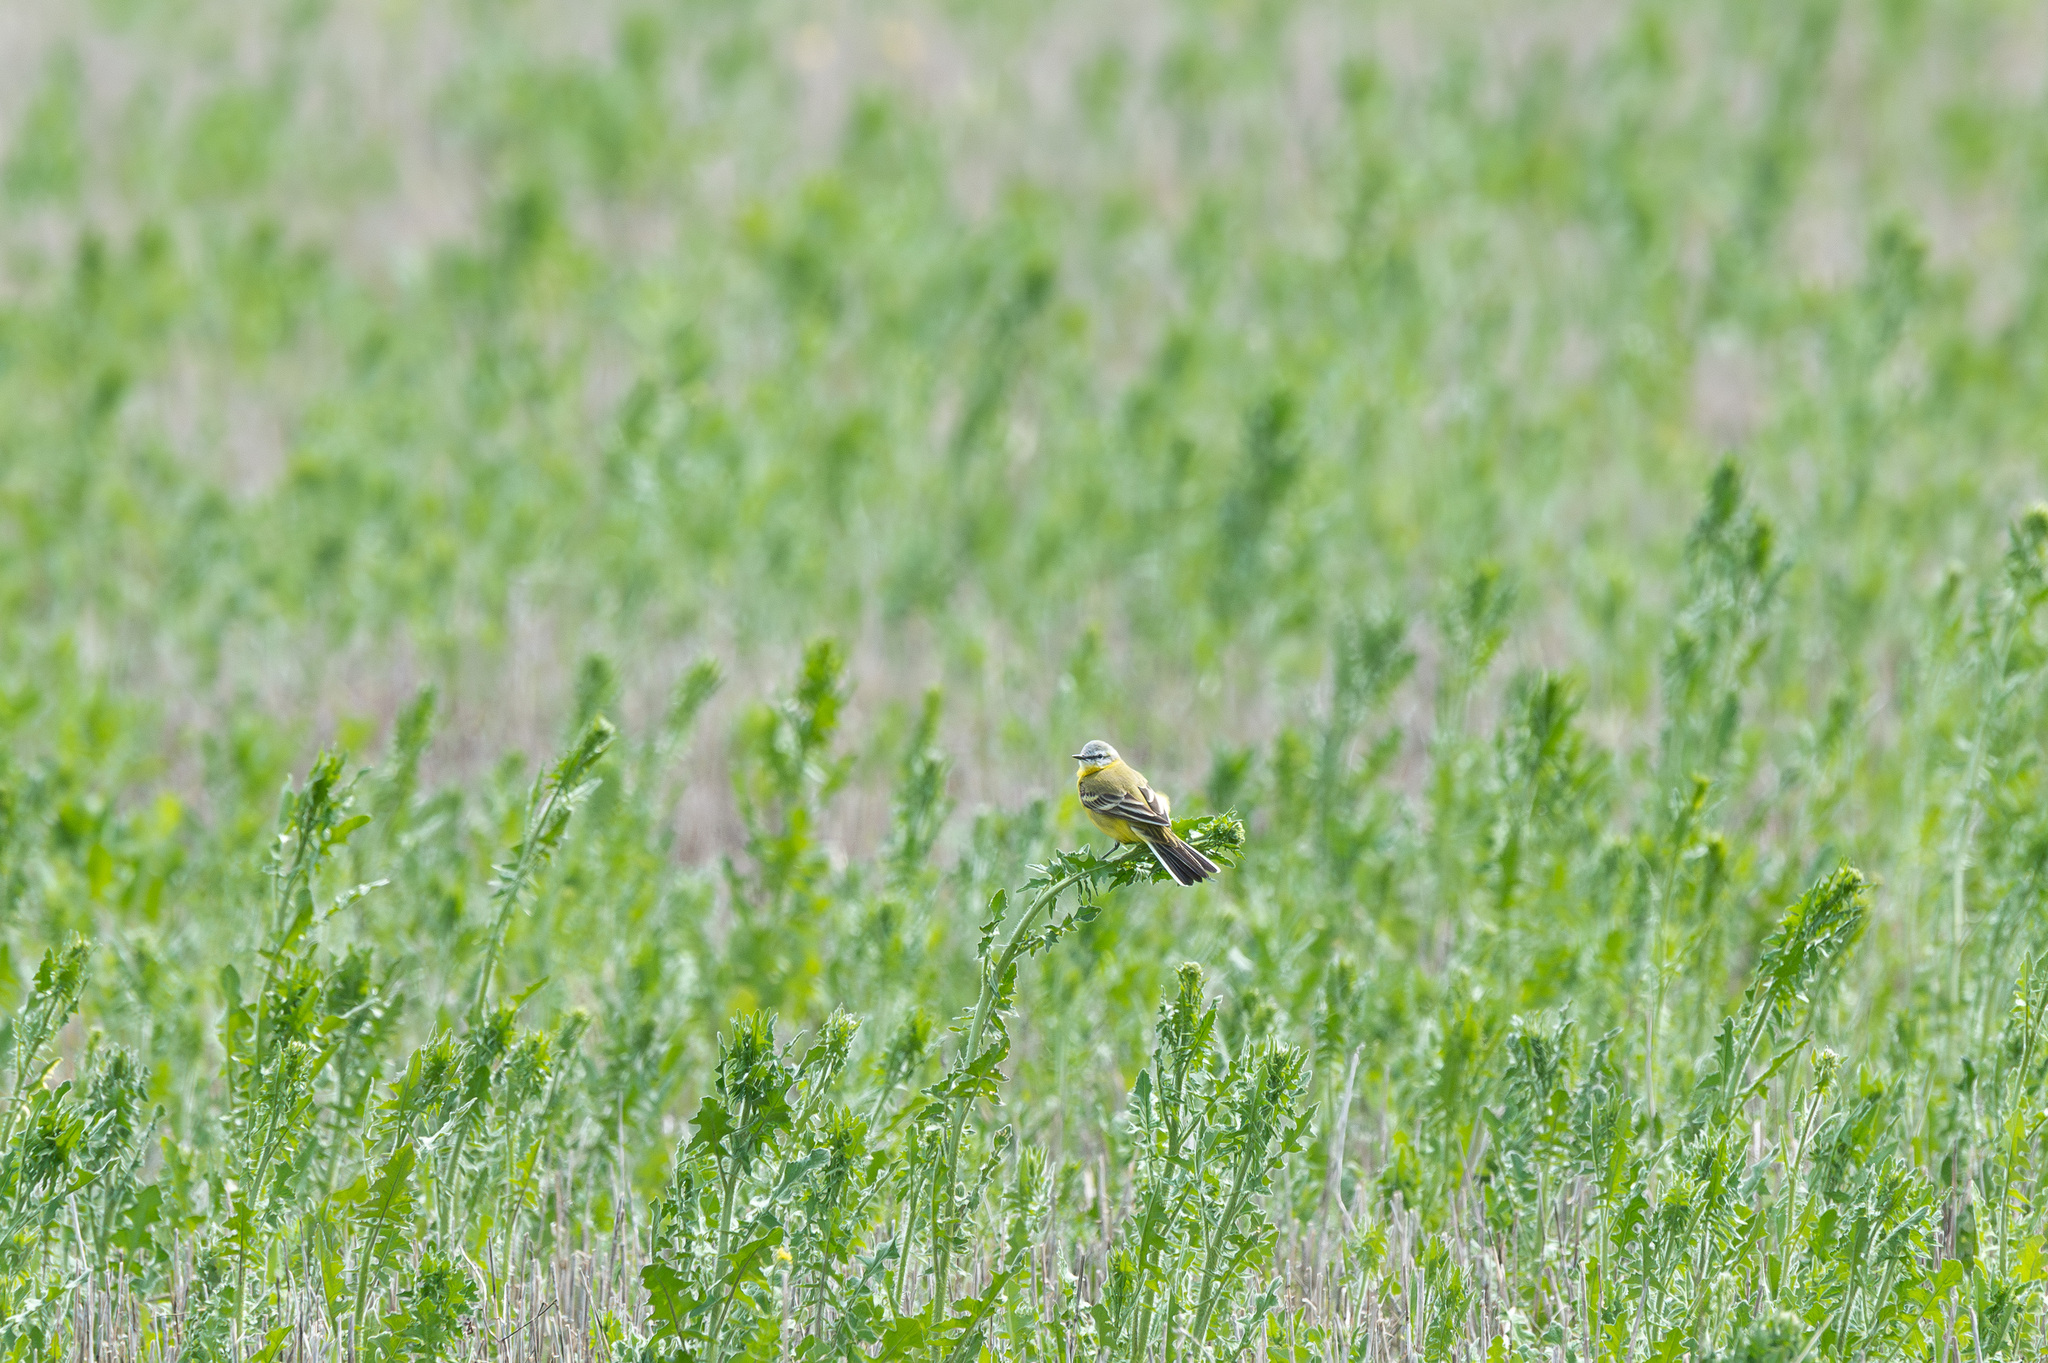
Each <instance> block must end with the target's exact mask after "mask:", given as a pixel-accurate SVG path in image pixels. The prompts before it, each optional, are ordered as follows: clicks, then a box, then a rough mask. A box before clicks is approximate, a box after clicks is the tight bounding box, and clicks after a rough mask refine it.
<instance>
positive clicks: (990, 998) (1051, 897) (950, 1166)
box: [931, 843, 1146, 1329]
mask: <svg viewBox="0 0 2048 1363" xmlns="http://www.w3.org/2000/svg"><path fill="white" fill-rule="evenodd" d="M1145 851H1146V848H1145V845H1144V844H1143V843H1133V844H1131V846H1130V847H1128V848H1125V849H1123V850H1122V851H1120V852H1117V853H1115V854H1113V855H1112V856H1110V857H1109V858H1107V860H1106V862H1105V864H1107V865H1112V866H1113V865H1116V864H1118V863H1120V862H1125V861H1129V860H1131V859H1132V857H1133V856H1134V855H1138V854H1142V853H1144V852H1145ZM1091 869H1099V868H1091ZM1088 874H1089V871H1086V870H1083V871H1076V872H1074V874H1072V875H1070V876H1067V877H1066V878H1065V879H1063V880H1056V881H1054V882H1053V883H1052V884H1051V885H1048V886H1047V887H1046V888H1045V889H1044V890H1042V891H1040V892H1039V895H1038V897H1037V898H1036V899H1034V900H1032V901H1031V904H1030V907H1028V908H1026V909H1025V910H1024V912H1023V913H1022V914H1020V915H1019V916H1018V918H1017V926H1016V927H1014V928H1012V929H1011V930H1010V936H1009V938H1008V939H1007V940H1006V941H1005V942H1004V943H1003V949H1002V951H1001V952H1000V953H998V954H997V956H996V960H995V964H994V966H993V967H989V966H987V965H984V966H983V968H982V972H981V994H980V996H979V997H978V998H976V1000H975V1003H974V1019H973V1021H971V1022H969V1023H968V1025H967V1051H966V1057H967V1059H966V1063H967V1064H969V1065H972V1064H973V1063H974V1062H975V1060H976V1059H977V1058H978V1057H979V1056H980V1055H981V1037H982V1033H983V1032H985V1031H986V1030H987V1029H988V1020H989V1018H990V1017H992V1016H993V1015H994V1013H995V1002H996V994H997V993H998V992H999V991H1000V990H1001V988H1002V982H1003V978H1004V977H1005V976H1006V975H1008V974H1009V972H1010V967H1011V966H1012V965H1014V964H1015V963H1016V959H1017V953H1018V952H1019V951H1020V950H1021V949H1022V948H1023V944H1024V939H1025V936H1026V934H1027V933H1028V932H1029V931H1030V928H1031V925H1032V924H1033V923H1035V922H1037V921H1038V916H1039V915H1040V914H1041V913H1043V912H1045V911H1046V909H1048V908H1050V907H1051V906H1052V905H1054V904H1057V903H1058V902H1059V897H1060V896H1061V895H1062V894H1065V893H1066V892H1067V891H1068V890H1070V889H1072V888H1073V887H1074V886H1075V885H1076V884H1077V883H1079V882H1080V881H1081V880H1083V879H1084V878H1086V877H1087V876H1088ZM972 1103H973V1099H972V1097H971V1096H969V1095H966V1094H962V1095H961V1096H960V1097H958V1098H957V1099H956V1100H955V1102H954V1107H953V1120H952V1123H951V1125H950V1126H949V1127H948V1128H947V1130H946V1150H945V1154H944V1155H943V1156H942V1157H941V1158H940V1160H939V1169H938V1180H939V1181H938V1186H937V1187H935V1188H933V1190H932V1203H933V1206H932V1212H933V1216H932V1224H933V1226H934V1228H935V1229H936V1228H938V1227H939V1226H940V1225H941V1224H942V1222H941V1217H940V1214H939V1207H938V1199H939V1198H940V1197H941V1196H944V1197H945V1198H946V1205H947V1210H948V1211H949V1212H950V1210H951V1207H952V1198H953V1193H954V1187H953V1184H954V1181H955V1180H956V1179H957V1178H958V1177H959V1170H960V1137H961V1134H962V1132H963V1131H964V1130H965V1129H966V1126H967V1109H968V1108H969V1107H970V1106H971V1105H972ZM945 1219H946V1220H950V1216H948V1217H947V1218H945ZM952 1275H953V1237H952V1235H951V1234H950V1232H948V1233H945V1234H941V1235H937V1236H935V1237H934V1243H933V1245H932V1307H933V1309H932V1321H931V1323H932V1327H933V1328H934V1329H936V1328H937V1327H938V1324H939V1322H940V1321H942V1320H944V1319H945V1317H946V1311H947V1309H948V1308H949V1307H950V1306H951V1305H952V1297H953V1293H952Z"/></svg>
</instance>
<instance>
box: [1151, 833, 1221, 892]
mask: <svg viewBox="0 0 2048 1363" xmlns="http://www.w3.org/2000/svg"><path fill="white" fill-rule="evenodd" d="M1145 842H1146V845H1147V846H1149V847H1150V848H1151V849H1152V855H1153V856H1155V857H1157V858H1159V864H1160V865H1161V866H1164V867H1165V868H1166V874H1168V875H1170V876H1172V877H1173V880H1174V883H1175V884H1176V885H1199V884H1201V883H1202V882H1203V881H1205V880H1207V879H1208V878H1209V877H1210V876H1213V875H1215V874H1216V872H1217V871H1219V870H1220V869H1222V868H1221V867H1219V866H1217V864H1216V863H1215V862H1213V861H1211V860H1209V859H1208V858H1207V857H1205V856H1203V855H1202V854H1201V853H1200V852H1198V851H1196V850H1195V849H1194V848H1192V847H1190V846H1188V845H1187V844H1186V843H1184V842H1182V841H1181V840H1180V839H1179V838H1177V837H1175V836H1174V834H1173V830H1172V829H1170V828H1162V829H1160V830H1159V831H1158V832H1157V833H1156V834H1155V835H1154V836H1152V837H1149V838H1147V839H1145Z"/></svg>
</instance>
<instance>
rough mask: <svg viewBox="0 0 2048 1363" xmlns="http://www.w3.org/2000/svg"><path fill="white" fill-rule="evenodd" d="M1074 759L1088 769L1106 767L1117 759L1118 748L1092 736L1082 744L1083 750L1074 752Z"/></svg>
mask: <svg viewBox="0 0 2048 1363" xmlns="http://www.w3.org/2000/svg"><path fill="white" fill-rule="evenodd" d="M1074 760H1075V761H1076V762H1079V763H1080V764H1081V766H1082V767H1083V768H1084V769H1086V770H1088V771H1094V770H1095V769H1096V768H1098V767H1106V766H1108V765H1109V764H1110V763H1112V762H1114V761H1116V760H1117V755H1116V749H1115V748H1112V747H1110V746H1109V744H1107V743H1104V742H1103V741H1102V740H1101V739H1099V738H1091V739H1089V740H1088V741H1087V742H1086V743H1083V744H1082V745H1081V751H1079V752H1077V753H1075V754H1074Z"/></svg>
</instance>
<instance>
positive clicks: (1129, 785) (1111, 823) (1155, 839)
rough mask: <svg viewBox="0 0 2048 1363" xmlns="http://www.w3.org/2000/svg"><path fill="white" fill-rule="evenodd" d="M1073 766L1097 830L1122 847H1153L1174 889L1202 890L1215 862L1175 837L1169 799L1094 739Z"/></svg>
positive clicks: (1214, 868) (1076, 783)
mask: <svg viewBox="0 0 2048 1363" xmlns="http://www.w3.org/2000/svg"><path fill="white" fill-rule="evenodd" d="M1074 760H1075V761H1076V762H1079V763H1080V764H1081V774H1080V776H1079V777H1077V778H1076V780H1075V787H1076V788H1077V789H1078V790H1079V791H1080V792H1081V808H1082V809H1083V810H1085V811H1086V812H1087V814H1088V818H1089V819H1090V820H1091V821H1092V822H1093V823H1094V824H1095V826H1096V827H1097V828H1099V829H1101V830H1102V831H1103V832H1105V833H1107V834H1109V836H1111V837H1112V838H1115V839H1116V840H1117V841H1118V842H1124V843H1131V842H1142V843H1144V844H1145V845H1146V846H1147V847H1150V848H1151V849H1152V855H1153V856H1155V857H1157V858H1159V864H1160V865H1161V866H1164V867H1165V868H1166V873H1167V874H1168V875H1170V876H1172V877H1173V879H1174V881H1175V883H1176V884H1180V885H1199V884H1200V883H1201V882H1203V881H1205V880H1207V879H1208V878H1209V877H1210V876H1213V875H1215V874H1216V872H1217V870H1218V867H1217V865H1216V863H1215V862H1213V861H1211V860H1209V858H1207V857H1205V856H1203V855H1202V854H1201V853H1200V852H1198V851H1196V850H1195V849H1194V848H1192V847H1190V846H1188V845H1187V844H1186V843H1184V842H1182V841H1181V840H1180V838H1179V837H1177V836H1176V835H1175V834H1174V831H1173V821H1172V813H1173V807H1172V806H1171V805H1170V804H1168V803H1167V800H1166V797H1165V796H1164V795H1161V794H1160V793H1159V792H1158V791H1156V790H1154V789H1152V787H1151V786H1149V785H1147V784H1146V783H1145V778H1144V777H1143V776H1141V775H1140V774H1139V773H1138V772H1137V771H1136V770H1134V769H1133V768H1132V766H1131V764H1130V763H1128V762H1126V761H1124V760H1123V758H1121V757H1119V756H1117V752H1116V749H1115V748H1112V747H1110V746H1109V744H1107V743H1104V742H1103V741H1102V740H1101V739H1099V738H1096V739H1090V740H1089V741H1088V742H1087V743H1085V744H1083V745H1082V747H1081V751H1079V752H1077V753H1075V754H1074Z"/></svg>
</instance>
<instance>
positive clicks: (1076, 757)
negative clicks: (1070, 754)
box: [1074, 753, 1088, 762]
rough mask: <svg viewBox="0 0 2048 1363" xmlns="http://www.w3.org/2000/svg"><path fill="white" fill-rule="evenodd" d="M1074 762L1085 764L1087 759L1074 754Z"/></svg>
mask: <svg viewBox="0 0 2048 1363" xmlns="http://www.w3.org/2000/svg"><path fill="white" fill-rule="evenodd" d="M1074 760H1075V761H1076V762H1086V761H1087V760H1088V759H1087V758H1085V757H1083V756H1082V755H1081V754H1080V753H1075V754H1074Z"/></svg>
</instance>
